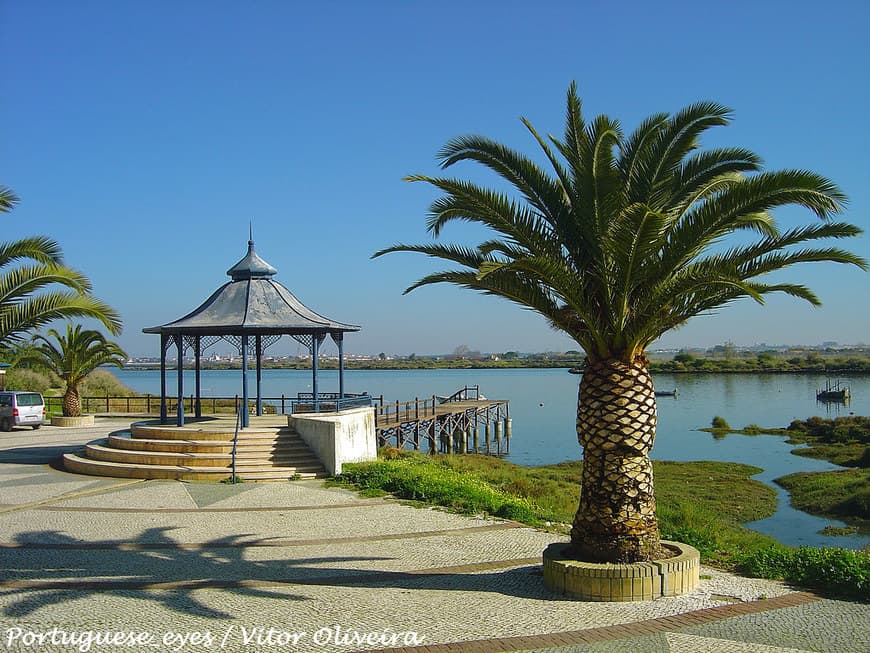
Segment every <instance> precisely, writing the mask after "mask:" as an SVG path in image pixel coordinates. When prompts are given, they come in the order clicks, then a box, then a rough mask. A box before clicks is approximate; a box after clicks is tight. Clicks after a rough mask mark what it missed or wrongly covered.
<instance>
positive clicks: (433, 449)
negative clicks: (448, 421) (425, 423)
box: [428, 419, 438, 454]
mask: <svg viewBox="0 0 870 653" xmlns="http://www.w3.org/2000/svg"><path fill="white" fill-rule="evenodd" d="M437 431H438V427H437V425H436V423H435V420H434V419H433V420H432V421H431V422H430V423H429V434H428V435H429V453H431V454H434V453H436V451H437V445H436V444H435V437H436V435H437Z"/></svg>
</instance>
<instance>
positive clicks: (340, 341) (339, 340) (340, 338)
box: [332, 332, 344, 399]
mask: <svg viewBox="0 0 870 653" xmlns="http://www.w3.org/2000/svg"><path fill="white" fill-rule="evenodd" d="M332 339H333V340H335V344H337V345H338V397H339V399H344V334H343V333H341V332H339V333H334V334H333V335H332Z"/></svg>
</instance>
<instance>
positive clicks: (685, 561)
mask: <svg viewBox="0 0 870 653" xmlns="http://www.w3.org/2000/svg"><path fill="white" fill-rule="evenodd" d="M662 544H663V545H665V546H667V547H668V548H670V549H673V550H676V551H678V553H677V555H676V556H674V557H672V558H666V559H664V560H654V561H652V562H638V563H634V564H611V563H600V562H582V561H580V560H572V559H570V558H566V557H564V555H565V553H566V551H567V549H568V547H569V544H568V543H561V542H559V543H554V544H551V545H550V546H548V547H547V548H546V550H545V551H544V584H545V585H546V586H547V587H548V588H549V589H551V590H552V591H554V592H557V593H558V594H564V595H566V596H571V597H573V598H577V599H583V600H586V601H652V600H653V599H657V598H660V597H662V596H678V595H680V594H687V593H689V592H691V591H692V590H694V589H695V587H697V586H698V582H699V578H700V575H699V571H700V566H701V554H700V553H699V552H698V550H697V549H695V548H694V547H691V546H689V545H688V544H683V543H681V542H668V541H665V540H662Z"/></svg>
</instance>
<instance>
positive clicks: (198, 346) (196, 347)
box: [193, 336, 202, 418]
mask: <svg viewBox="0 0 870 653" xmlns="http://www.w3.org/2000/svg"><path fill="white" fill-rule="evenodd" d="M193 355H194V358H195V359H196V363H195V365H196V372H195V376H196V380H195V383H196V404H195V405H194V415H195V416H196V417H197V418H199V417H202V381H201V379H200V376H201V375H200V373H201V372H202V365H201V364H200V357H201V356H202V336H194V337H193Z"/></svg>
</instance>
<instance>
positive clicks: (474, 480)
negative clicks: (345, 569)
mask: <svg viewBox="0 0 870 653" xmlns="http://www.w3.org/2000/svg"><path fill="white" fill-rule="evenodd" d="M654 467H655V476H656V483H657V490H658V512H659V519H660V524H661V530H662V535H663V537H665V538H672V539H676V540H679V541H682V542H687V543H689V544H692V545H693V546H695V547H697V548H698V549H699V550H700V551H701V553H702V555H703V556H704V559H705V561H706V562H707V563H709V564H717V565H719V566H723V567H726V568H728V567H733V566H734V564H735V562H736V557H737V555H738V554H739V553H740V552H746V551H751V550H755V549H761V548H766V547H768V546H770V545H772V544H773V543H774V540H773V539H771V538H768V537H766V536H763V535H760V534H758V533H754V532H752V531H750V530H748V529H746V528H743V527H742V526H740V523H742V522H748V521H754V520H757V519H762V518H764V517H767V516H769V515H771V514H773V512H774V510H775V509H776V493H775V492H774V491H773V490H772V489H771V488H770V487H768V486H766V485H764V484H763V483H760V482H758V481H754V480H751V479H750V478H749V477H750V476H751V475H753V474H757V473H758V472H759V471H761V470H759V469H758V468H756V467H750V466H748V465H741V464H737V463H717V462H695V463H673V462H660V461H656V462H655V463H654ZM582 468H583V464H582V463H580V462H566V463H561V464H558V465H548V466H544V467H522V466H519V465H515V464H513V463H510V462H507V461H504V460H500V459H498V458H495V457H491V456H477V455H463V456H427V455H423V454H413V453H408V452H399V451H398V450H396V449H386V450H384V451H383V457H382V459H380V460H378V461H377V462H371V463H357V464H352V465H345V466H344V468H343V469H344V472H343V473H342V475H341V476H340V477H339V478H338V480H339V482H342V483H346V484H349V485H352V486H354V487H356V488H358V489H360V490H362V491H364V492H366V493H369V494H371V493H378V492H381V493H382V492H389V493H391V494H394V495H395V496H398V497H400V498H403V499H410V500H416V501H424V502H426V503H431V504H435V505H441V506H445V507H448V508H450V509H452V510H456V511H458V512H465V513H480V512H486V513H488V514H492V515H496V516H499V517H504V518H508V519H514V520H516V521H521V522H523V523H526V524H530V525H533V526H539V527H540V526H548V527H549V528H552V529H555V530H557V531H559V532H563V533H567V532H568V529H569V528H570V526H569V524H570V522H571V518H572V516H573V514H574V511H575V510H576V509H577V500H578V495H579V492H578V485H579V483H580V478H581V474H582ZM548 522H549V524H547V523H548Z"/></svg>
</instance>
